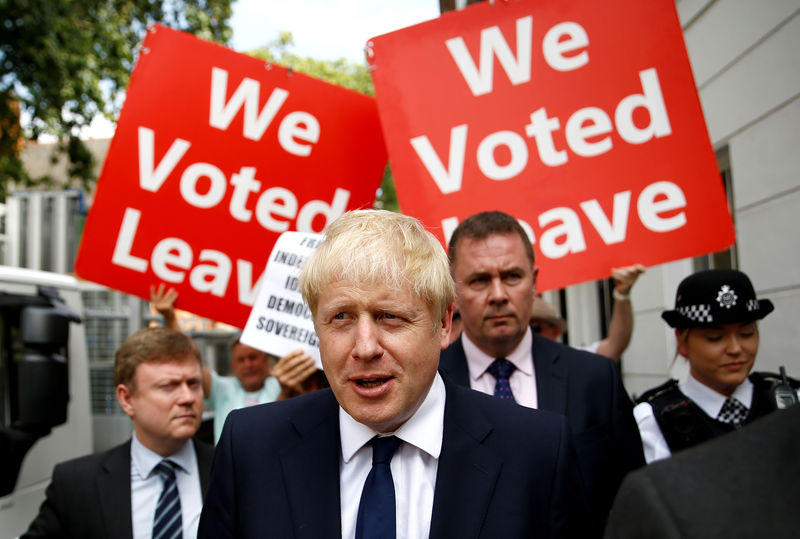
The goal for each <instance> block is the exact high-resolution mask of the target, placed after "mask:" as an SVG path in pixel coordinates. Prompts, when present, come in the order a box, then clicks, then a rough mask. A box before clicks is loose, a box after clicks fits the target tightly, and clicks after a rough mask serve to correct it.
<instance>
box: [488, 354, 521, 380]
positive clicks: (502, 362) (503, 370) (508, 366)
mask: <svg viewBox="0 0 800 539" xmlns="http://www.w3.org/2000/svg"><path fill="white" fill-rule="evenodd" d="M516 368H517V367H516V366H515V365H514V364H513V363H511V362H510V361H509V360H507V359H506V358H504V357H500V358H497V359H495V360H494V361H493V362H492V364H491V365H489V368H488V369H486V370H488V371H489V374H491V375H492V376H494V377H495V379H496V380H508V378H509V377H510V376H511V373H512V372H514V369H516Z"/></svg>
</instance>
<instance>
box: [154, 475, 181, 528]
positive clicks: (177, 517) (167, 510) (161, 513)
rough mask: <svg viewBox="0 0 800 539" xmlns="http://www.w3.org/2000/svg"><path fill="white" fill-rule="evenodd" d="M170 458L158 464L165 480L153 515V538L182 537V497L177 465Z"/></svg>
mask: <svg viewBox="0 0 800 539" xmlns="http://www.w3.org/2000/svg"><path fill="white" fill-rule="evenodd" d="M176 466H177V465H176V464H175V463H173V462H171V461H169V460H162V461H161V462H159V463H158V465H157V466H156V472H158V475H160V476H161V479H162V480H163V481H164V488H163V489H162V490H161V495H160V496H159V497H158V503H156V513H155V516H154V517H153V539H182V537H183V523H182V519H181V497H180V495H179V494H178V483H177V482H176V481H175V467H176Z"/></svg>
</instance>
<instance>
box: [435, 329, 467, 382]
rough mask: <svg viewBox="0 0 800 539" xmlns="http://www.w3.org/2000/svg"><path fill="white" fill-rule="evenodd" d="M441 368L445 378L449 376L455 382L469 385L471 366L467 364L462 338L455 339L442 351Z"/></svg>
mask: <svg viewBox="0 0 800 539" xmlns="http://www.w3.org/2000/svg"><path fill="white" fill-rule="evenodd" d="M439 370H440V371H441V372H442V373H443V374H444V376H443V378H449V379H450V380H451V381H452V382H453V383H455V384H458V385H460V386H465V387H469V385H470V384H469V367H468V366H467V355H466V354H465V353H464V345H463V344H462V343H461V339H456V340H455V341H453V343H452V344H451V345H450V346H448V347H447V349H445V350H444V351H443V352H442V353H441V356H440V360H439Z"/></svg>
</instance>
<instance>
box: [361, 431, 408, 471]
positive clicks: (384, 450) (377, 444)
mask: <svg viewBox="0 0 800 539" xmlns="http://www.w3.org/2000/svg"><path fill="white" fill-rule="evenodd" d="M402 442H403V441H402V440H401V439H400V438H398V437H396V436H384V437H380V436H376V437H375V438H373V439H372V440H370V441H369V444H370V445H371V446H372V464H373V465H374V464H389V463H390V462H392V457H393V456H394V452H395V451H397V448H398V447H400V444H401V443H402Z"/></svg>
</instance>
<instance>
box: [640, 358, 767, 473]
mask: <svg viewBox="0 0 800 539" xmlns="http://www.w3.org/2000/svg"><path fill="white" fill-rule="evenodd" d="M678 388H679V389H680V390H681V393H683V394H684V395H686V396H687V397H689V399H691V400H692V401H693V402H694V403H695V404H696V405H697V406H699V407H700V409H701V410H703V411H704V412H705V413H706V415H708V417H711V418H714V419H716V417H717V416H718V415H719V411H720V410H721V409H722V405H723V404H725V399H726V397H725V395H722V394H721V393H717V392H716V391H714V390H713V389H711V388H710V387H708V386H707V385H704V384H702V383H700V382H698V381H697V380H696V379H695V378H694V377H693V376H692V374H691V373H689V376H687V377H686V380H685V381H683V382H681V383H680V384H678ZM731 396H732V397H734V398H735V399H736V400H738V401H739V402H741V403H742V404H743V405H744V406H745V407H746V408H747V409H748V410H749V409H750V406H751V404H752V402H753V383H752V382H751V381H750V380H748V379H745V381H744V382H742V383H741V384H739V387H737V388H736V389H735V390H734V391H733V394H732V395H731ZM633 416H634V417H635V418H636V424H637V426H638V427H639V434H641V436H642V446H643V447H644V458H645V460H646V461H647V463H648V464H649V463H651V462H653V461H655V460H661V459H665V458H667V457H669V456H670V455H671V454H672V452H671V451H670V450H669V445H667V441H666V439H664V435H663V434H661V429H660V428H659V426H658V421H656V417H655V414H654V413H653V407H652V406H650V403H648V402H642V403H640V404H637V405H636V406H635V407H634V408H633Z"/></svg>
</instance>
